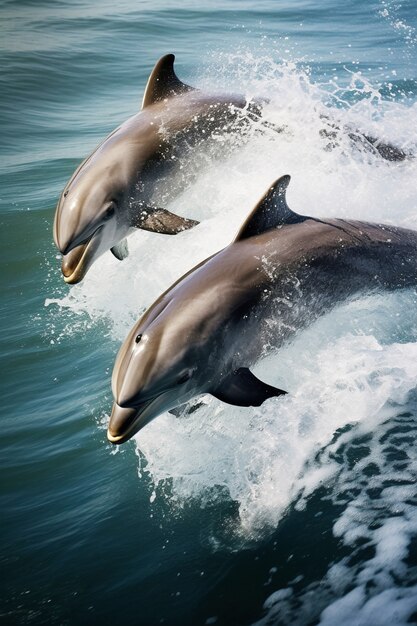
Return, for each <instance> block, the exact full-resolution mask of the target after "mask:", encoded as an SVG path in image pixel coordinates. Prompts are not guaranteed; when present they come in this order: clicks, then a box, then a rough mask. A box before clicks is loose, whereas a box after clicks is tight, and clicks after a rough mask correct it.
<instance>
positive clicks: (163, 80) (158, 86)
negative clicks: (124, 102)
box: [142, 54, 194, 109]
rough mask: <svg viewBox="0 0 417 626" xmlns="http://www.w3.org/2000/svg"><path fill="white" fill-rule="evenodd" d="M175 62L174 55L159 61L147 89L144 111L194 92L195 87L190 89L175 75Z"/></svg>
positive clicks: (144, 98)
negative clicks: (178, 96)
mask: <svg viewBox="0 0 417 626" xmlns="http://www.w3.org/2000/svg"><path fill="white" fill-rule="evenodd" d="M174 61H175V56H174V55H173V54H166V55H165V56H163V57H162V58H161V59H159V61H158V62H157V64H156V65H155V67H154V68H153V70H152V72H151V75H150V76H149V79H148V82H147V85H146V87H145V93H144V94H143V100H142V109H145V108H146V107H147V106H149V105H151V104H154V103H155V102H159V101H160V100H164V99H165V98H169V97H170V96H177V95H179V94H181V93H186V92H187V91H194V87H190V86H189V85H186V84H185V83H183V82H181V81H180V79H179V78H178V76H177V75H176V74H175V72H174Z"/></svg>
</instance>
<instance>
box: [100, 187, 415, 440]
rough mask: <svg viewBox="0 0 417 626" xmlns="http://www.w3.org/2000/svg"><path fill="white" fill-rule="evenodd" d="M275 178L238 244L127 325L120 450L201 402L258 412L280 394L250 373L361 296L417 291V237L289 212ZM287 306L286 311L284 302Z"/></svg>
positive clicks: (117, 387) (113, 427) (117, 370)
mask: <svg viewBox="0 0 417 626" xmlns="http://www.w3.org/2000/svg"><path fill="white" fill-rule="evenodd" d="M288 182H289V177H288V176H284V177H282V178H281V179H279V180H278V181H277V182H276V183H275V184H274V185H273V186H272V187H271V188H270V189H269V190H268V192H267V193H266V195H265V196H264V197H263V198H262V199H261V201H260V202H259V204H258V205H257V206H256V207H255V209H254V210H253V212H252V214H251V215H250V216H249V217H248V219H247V220H246V222H245V223H244V224H243V226H242V228H241V230H240V231H239V234H238V236H237V238H236V240H235V241H234V242H233V243H231V244H230V245H229V246H227V247H226V248H224V249H223V250H221V251H220V252H218V253H217V254H215V255H213V256H212V257H210V258H209V259H206V260H205V261H203V262H202V263H201V264H200V265H198V266H197V267H195V268H194V269H192V270H191V271H190V272H189V273H188V274H186V275H185V276H184V277H182V278H181V279H179V280H178V281H177V282H176V283H175V284H174V285H173V286H172V287H170V288H169V289H168V290H167V291H166V292H165V293H164V294H163V295H162V296H161V297H160V298H158V300H157V301H156V302H155V303H154V304H153V305H152V306H151V307H150V308H149V309H148V311H147V312H146V313H145V314H144V315H143V317H142V318H141V319H140V320H139V321H138V323H137V324H136V325H135V326H134V327H133V328H132V330H131V332H130V333H129V336H128V337H127V339H126V340H125V342H124V344H123V345H122V347H121V349H120V351H119V354H118V356H117V359H116V362H115V366H114V370H113V377H112V389H113V395H114V398H115V403H114V405H113V411H112V415H111V418H110V423H109V428H108V438H109V440H110V441H111V442H112V443H123V442H125V441H127V440H128V439H130V438H131V437H132V436H133V435H134V434H135V433H136V432H138V431H139V430H140V429H141V428H143V427H144V426H145V425H146V424H148V423H149V422H150V421H151V420H152V419H153V418H155V417H156V416H157V415H159V414H160V413H162V412H164V411H166V410H170V409H172V408H174V407H177V406H179V405H182V404H184V403H186V402H188V401H189V400H190V399H191V398H193V397H195V396H196V395H198V394H202V393H211V394H212V395H214V396H215V397H217V398H219V399H221V400H223V401H225V402H227V403H229V404H234V405H238V406H251V405H253V406H257V405H260V404H262V403H263V402H264V401H265V400H266V399H268V398H270V397H273V396H279V395H282V394H283V393H285V392H284V391H283V390H281V389H278V388H276V387H273V386H272V385H268V384H266V383H264V382H262V381H260V380H258V379H257V378H256V377H255V376H254V375H253V374H252V373H251V372H250V370H249V369H248V367H249V366H251V365H253V364H254V363H255V362H256V361H257V360H258V359H259V358H261V357H262V356H263V355H265V346H266V345H268V346H270V347H271V348H276V347H279V346H280V345H281V344H282V343H283V342H284V341H285V340H286V339H287V338H288V337H289V336H290V335H291V334H292V333H293V332H295V330H296V329H298V328H302V327H303V326H306V325H308V324H309V323H311V322H312V321H314V320H315V319H317V317H319V316H320V315H323V314H324V313H325V312H327V311H329V310H330V309H331V308H332V307H334V306H335V305H337V304H338V303H340V302H343V301H344V300H346V299H347V298H350V297H352V296H354V295H355V294H357V293H363V292H370V291H375V290H381V289H389V290H391V289H400V288H403V287H409V286H412V285H415V284H416V283H417V233H416V232H415V231H411V230H406V229H401V228H396V227H392V226H384V225H379V224H368V223H365V222H358V221H346V220H337V219H332V220H320V219H314V218H309V217H305V216H301V215H297V214H295V213H293V212H292V211H291V210H290V209H289V208H288V206H287V204H286V201H285V190H286V187H287V185H288ZM282 303H287V305H283V304H282Z"/></svg>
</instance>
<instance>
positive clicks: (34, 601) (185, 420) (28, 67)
mask: <svg viewBox="0 0 417 626" xmlns="http://www.w3.org/2000/svg"><path fill="white" fill-rule="evenodd" d="M1 14H2V27H1V28H2V38H1V42H0V46H1V51H2V57H3V62H2V74H1V78H0V81H1V82H0V86H1V104H2V108H1V112H0V120H1V128H2V132H1V137H2V164H1V173H0V176H1V178H0V185H1V189H0V212H1V230H0V233H1V238H2V256H1V263H2V271H1V275H0V279H1V282H2V301H1V310H2V324H1V341H2V347H1V353H2V357H3V358H2V377H1V383H2V402H1V405H2V411H1V413H2V417H1V420H2V440H3V451H2V455H1V461H0V463H1V470H2V471H1V476H2V481H1V510H2V515H1V528H2V532H1V544H2V549H1V563H2V575H1V581H2V583H1V607H0V615H1V618H2V621H3V622H4V623H5V624H116V623H121V624H127V625H136V624H137V625H143V626H148V625H152V626H153V625H154V624H155V625H156V624H167V625H168V626H170V625H172V626H174V625H178V626H197V625H199V624H217V625H219V626H220V625H221V626H234V625H236V626H237V625H239V626H240V625H249V624H253V625H255V624H256V626H261V625H262V626H272V625H281V624H283V625H286V624H290V625H307V624H323V625H326V626H333V624H335V623H338V624H341V625H343V626H351V625H355V626H360V625H361V626H362V625H363V626H369V625H371V626H373V625H375V626H380V625H381V626H382V625H393V624H395V625H399V624H407V623H417V549H416V546H417V487H416V479H417V449H416V445H415V441H416V434H417V393H416V386H417V385H416V383H417V308H416V304H417V302H416V300H417V296H416V293H415V291H413V290H404V291H401V292H396V293H392V294H386V293H385V294H384V293H376V294H369V295H367V296H366V297H365V296H364V297H361V298H357V299H355V300H354V301H352V302H348V303H345V304H344V305H342V306H340V307H338V308H337V309H335V310H334V311H332V312H331V313H330V314H328V315H326V316H325V317H323V318H321V319H319V320H318V321H317V322H316V323H315V324H314V325H313V326H311V327H310V328H307V329H305V330H303V331H302V332H301V331H300V332H299V333H297V334H296V336H295V338H294V340H293V341H292V342H291V343H289V344H287V345H285V346H284V347H283V348H282V349H281V350H280V351H278V352H277V353H276V354H275V355H273V356H270V357H268V359H266V360H264V361H262V362H260V363H259V364H258V365H257V366H256V368H255V371H256V373H257V374H258V375H259V376H260V377H265V378H266V379H267V380H268V381H270V382H271V383H272V384H276V385H278V386H279V387H282V388H284V389H287V390H288V391H289V394H288V396H286V397H285V398H275V399H271V400H269V401H268V402H266V403H265V404H264V405H263V406H261V407H259V408H256V409H239V408H236V407H230V406H226V405H224V404H222V403H221V402H219V401H217V400H215V399H214V398H211V397H209V396H207V397H205V398H204V400H205V406H204V407H203V408H201V409H200V410H198V411H197V412H195V413H193V414H191V415H189V416H185V417H182V418H176V417H174V416H172V415H169V414H165V415H162V416H161V417H159V418H158V419H156V420H155V421H154V422H152V423H151V424H150V425H149V426H147V427H146V428H145V429H144V430H143V431H141V432H140V433H139V434H138V435H137V436H136V437H135V439H134V440H132V441H131V442H129V443H127V444H125V445H124V446H122V447H120V448H118V449H116V448H114V447H112V446H110V444H108V443H107V440H106V425H107V422H108V416H109V412H110V409H111V403H112V398H111V391H110V375H111V370H112V366H113V362H114V358H115V355H116V353H117V350H118V347H119V346H120V343H121V341H123V339H124V337H125V335H126V333H127V331H128V329H129V328H130V326H131V324H132V323H133V321H135V320H136V319H137V318H138V317H139V315H140V314H141V313H142V312H143V310H144V309H145V308H146V307H147V306H148V305H149V304H151V303H152V302H153V300H154V299H155V298H156V297H157V296H158V295H159V294H160V293H161V291H162V290H163V289H165V288H166V287H168V286H169V285H170V284H171V283H172V282H173V281H174V280H175V279H176V278H178V277H179V276H180V275H181V274H182V273H183V272H185V271H186V270H188V269H189V268H191V267H192V266H193V265H194V264H195V263H197V262H198V261H200V260H202V259H203V258H205V257H206V256H208V255H209V254H211V253H213V252H215V251H216V250H218V249H220V248H221V247H223V246H224V245H226V244H227V243H228V242H230V241H231V239H232V238H233V236H234V234H235V233H236V231H237V230H238V228H239V226H240V224H241V223H242V221H243V220H244V219H245V217H246V215H247V214H248V213H249V211H250V210H251V208H252V207H253V205H254V204H255V202H256V201H257V199H258V198H259V197H260V195H261V194H262V193H263V192H264V191H265V189H266V188H267V187H268V185H269V184H270V183H271V182H272V181H273V180H275V179H276V178H277V177H278V176H280V175H282V174H290V175H291V177H292V180H291V184H290V187H289V189H288V194H287V197H288V202H289V205H290V207H292V208H293V209H294V210H295V211H298V212H300V213H304V214H310V215H312V216H323V217H344V218H355V219H363V220H368V221H372V220H373V221H378V222H386V223H389V224H396V225H401V226H405V227H409V228H417V191H416V180H417V159H416V158H412V157H410V158H407V159H406V160H404V161H403V162H399V163H390V162H387V161H384V160H383V159H381V157H380V156H379V155H378V153H375V152H372V151H369V150H367V149H366V147H365V146H364V145H361V144H357V143H355V142H353V141H352V140H351V139H349V137H348V135H347V134H346V133H343V132H342V133H340V136H339V137H338V140H337V142H336V145H333V146H331V145H330V142H329V138H328V137H325V136H323V134H322V133H320V131H321V130H322V128H323V123H324V121H323V119H324V118H323V116H326V118H325V119H330V120H331V121H334V122H335V123H337V124H338V125H339V126H340V127H341V128H343V127H345V126H349V127H350V128H354V129H357V130H359V131H362V132H365V133H368V134H370V135H372V136H375V137H379V138H381V139H382V140H384V141H386V142H391V143H392V144H394V145H396V146H398V147H400V148H401V149H403V150H404V151H405V152H406V153H407V154H410V155H412V154H417V70H416V68H417V63H416V61H417V6H416V3H415V0H408V1H402V0H398V1H393V0H377V1H370V2H359V0H346V2H344V3H342V4H341V3H338V2H336V1H335V0H324V1H323V2H320V3H313V2H311V1H310V0H294V1H293V2H284V1H281V0H275V1H274V0H262V1H260V2H253V0H251V1H249V0H242V1H240V2H234V1H233V0H223V1H222V2H218V1H217V0H214V1H213V2H211V3H208V4H207V5H204V6H201V5H200V4H198V3H196V2H193V1H191V0H185V1H184V2H181V3H179V2H177V3H175V2H172V1H171V0H155V1H154V2H149V1H147V0H142V1H141V2H134V1H133V0H121V1H120V2H118V3H110V2H109V1H108V0H102V1H100V2H99V1H91V2H85V0H73V1H72V2H68V1H67V0H53V1H52V0H37V1H35V0H19V1H17V0H15V1H11V0H3V1H2V3H1ZM167 52H174V53H175V54H176V68H177V73H178V75H179V76H180V78H182V79H183V80H185V82H187V83H189V84H192V85H195V86H197V87H200V88H202V89H205V90H207V91H216V92H228V91H233V92H238V93H239V92H240V93H244V94H245V95H247V96H248V97H253V96H261V97H265V98H266V99H268V104H266V106H265V109H264V120H265V121H267V122H268V123H270V124H269V125H268V126H265V125H263V126H260V127H256V125H255V126H254V127H252V128H251V129H250V130H249V131H248V132H247V134H246V136H245V138H244V140H243V141H242V140H239V138H237V137H229V138H227V139H226V140H224V143H223V144H219V141H220V139H219V141H218V142H217V143H216V141H213V142H211V143H207V144H203V145H201V146H199V148H198V149H196V152H195V160H194V161H193V163H192V164H190V163H188V164H187V165H186V167H188V168H189V170H190V171H189V179H188V180H189V184H188V185H185V186H184V189H183V191H182V192H181V194H180V195H178V196H177V197H176V198H175V199H174V200H173V201H172V202H171V203H170V205H169V206H168V207H167V208H169V209H171V210H173V211H176V212H178V213H181V214H183V215H187V216H189V217H193V218H195V219H198V220H200V222H201V223H200V225H199V226H198V227H196V228H195V229H193V230H191V231H188V232H185V233H183V234H181V235H179V236H177V237H171V238H169V237H164V236H162V235H155V234H152V233H146V232H143V231H141V232H137V233H135V234H134V235H132V236H131V237H130V239H129V247H130V256H129V258H128V259H126V260H125V261H123V262H118V261H117V260H116V259H115V258H114V257H113V256H112V255H111V254H110V253H107V254H106V255H104V256H103V257H101V258H100V259H99V261H97V262H96V264H95V265H94V266H93V267H92V269H91V270H90V272H89V273H88V275H87V276H86V278H85V280H84V281H83V282H82V283H81V284H80V285H76V286H73V287H68V286H66V285H65V284H64V283H63V281H62V278H61V274H60V259H59V255H58V254H57V251H56V249H55V248H54V245H53V242H52V221H53V215H54V208H55V206H56V202H57V199H58V196H59V194H60V192H61V190H62V188H63V186H64V184H65V183H66V181H67V180H68V178H69V177H70V175H71V174H72V172H73V171H74V169H75V167H76V166H77V164H78V163H79V162H80V161H81V160H82V159H83V158H84V157H85V156H86V155H88V154H89V153H90V152H91V150H92V149H93V148H94V147H95V146H96V145H97V144H98V142H99V141H100V140H101V139H102V138H104V137H105V136H106V134H108V133H109V132H110V131H111V130H113V129H114V128H115V127H116V126H117V125H118V124H119V123H121V122H122V121H124V120H125V119H126V118H127V117H129V116H131V115H133V114H134V113H135V112H136V111H137V109H138V107H139V106H140V102H141V97H142V94H143V89H144V86H145V84H146V80H147V77H148V75H149V72H150V71H151V69H152V67H153V64H154V63H155V62H156V60H157V59H158V58H159V57H160V56H161V55H162V54H165V53H167ZM274 125H276V126H285V127H286V128H287V132H285V133H276V132H275V131H274ZM172 182H173V183H175V181H172ZM177 182H178V181H177Z"/></svg>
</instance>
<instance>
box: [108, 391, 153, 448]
mask: <svg viewBox="0 0 417 626" xmlns="http://www.w3.org/2000/svg"><path fill="white" fill-rule="evenodd" d="M158 399H159V397H157V398H152V399H151V400H148V401H147V402H143V403H142V404H141V405H140V407H135V408H130V407H129V408H125V407H122V406H120V405H118V404H117V402H114V403H113V408H112V412H111V416H110V422H109V427H108V429H107V439H108V440H109V441H110V443H114V444H120V443H125V441H129V439H131V438H132V437H133V436H134V435H136V433H137V432H139V430H141V429H142V428H143V427H144V426H146V424H148V423H149V422H150V421H151V420H152V419H153V417H154V414H153V413H152V415H150V412H149V410H148V409H150V408H151V405H153V404H155V403H156V402H157V400H158Z"/></svg>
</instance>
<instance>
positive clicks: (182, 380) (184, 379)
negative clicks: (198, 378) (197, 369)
mask: <svg viewBox="0 0 417 626" xmlns="http://www.w3.org/2000/svg"><path fill="white" fill-rule="evenodd" d="M190 378H191V371H190V370H188V372H185V374H183V375H182V376H180V378H179V379H178V380H177V385H183V384H184V383H186V382H187V380H190Z"/></svg>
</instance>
